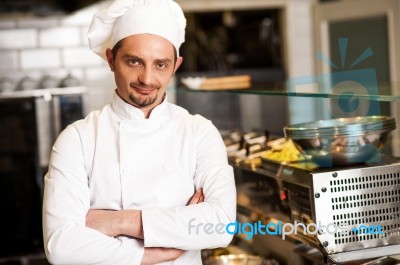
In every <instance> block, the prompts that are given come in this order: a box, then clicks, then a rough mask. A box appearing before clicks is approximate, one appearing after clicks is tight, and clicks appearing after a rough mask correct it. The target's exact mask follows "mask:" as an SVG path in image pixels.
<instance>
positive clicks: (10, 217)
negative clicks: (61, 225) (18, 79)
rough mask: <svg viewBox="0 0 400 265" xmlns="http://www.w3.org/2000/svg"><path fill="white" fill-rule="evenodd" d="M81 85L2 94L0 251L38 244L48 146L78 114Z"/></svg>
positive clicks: (36, 247)
mask: <svg viewBox="0 0 400 265" xmlns="http://www.w3.org/2000/svg"><path fill="white" fill-rule="evenodd" d="M85 92H86V89H85V88H82V87H75V88H62V89H37V90H31V91H17V92H7V93H1V94H0V138H1V140H0V186H1V187H2V192H1V195H0V201H1V203H2V212H3V218H1V219H0V227H2V228H3V230H2V236H1V238H0V256H1V257H5V256H10V255H17V254H18V255H19V254H24V253H31V252H32V251H35V250H40V251H41V250H42V246H41V245H42V230H41V203H42V198H41V195H42V187H43V173H44V171H45V170H46V169H47V165H48V161H49V155H50V150H51V146H52V144H53V142H54V140H55V138H56V136H57V135H58V133H59V132H60V131H61V129H63V128H64V127H65V126H66V125H67V124H69V123H71V122H73V121H75V120H77V119H80V118H82V115H83V109H82V108H83V105H82V100H83V95H84V93H85Z"/></svg>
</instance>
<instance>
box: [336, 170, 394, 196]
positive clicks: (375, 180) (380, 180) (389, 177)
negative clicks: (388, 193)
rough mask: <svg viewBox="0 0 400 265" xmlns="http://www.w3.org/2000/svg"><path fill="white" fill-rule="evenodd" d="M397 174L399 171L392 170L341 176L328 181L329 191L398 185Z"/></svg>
mask: <svg viewBox="0 0 400 265" xmlns="http://www.w3.org/2000/svg"><path fill="white" fill-rule="evenodd" d="M399 176H400V173H399V172H394V173H387V174H379V175H370V176H362V177H354V178H348V179H346V178H345V179H343V178H342V179H338V180H331V181H330V186H331V193H337V192H343V191H353V190H354V191H356V190H364V189H372V188H379V187H385V186H393V185H399V184H400V179H399Z"/></svg>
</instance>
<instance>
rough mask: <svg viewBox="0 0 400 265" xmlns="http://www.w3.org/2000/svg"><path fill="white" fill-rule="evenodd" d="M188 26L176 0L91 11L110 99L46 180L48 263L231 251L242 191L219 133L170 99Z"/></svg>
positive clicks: (68, 140) (60, 151)
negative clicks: (112, 84) (229, 229)
mask: <svg viewBox="0 0 400 265" xmlns="http://www.w3.org/2000/svg"><path fill="white" fill-rule="evenodd" d="M185 26H186V20H185V17H184V15H183V12H182V9H181V8H180V7H179V5H178V4H176V3H175V2H174V1H172V0H116V1H114V2H113V3H111V5H110V6H109V7H108V8H106V9H104V10H101V11H99V12H98V13H96V14H95V16H94V18H93V21H92V24H91V26H90V29H89V33H88V36H89V43H90V47H91V49H92V50H93V51H94V52H95V53H97V54H98V55H100V56H101V57H102V58H104V59H105V60H106V61H107V62H108V64H109V67H110V69H111V71H112V72H113V73H114V76H115V81H116V89H115V93H114V97H113V100H112V102H111V103H110V104H108V105H106V106H105V107H104V108H103V109H102V110H100V111H95V112H92V113H90V114H89V115H88V116H87V117H86V118H85V119H83V120H80V121H77V122H75V123H73V124H71V125H69V126H68V127H67V128H66V129H65V130H64V131H63V132H62V133H61V134H60V135H59V137H58V139H57V141H56V143H55V144H54V146H53V149H52V154H51V159H50V165H49V170H48V173H47V174H46V176H45V190H44V201H43V234H44V244H45V251H46V255H47V258H48V260H49V261H50V262H51V263H52V264H57V265H61V264H68V265H73V264H79V265H85V264H107V265H116V264H118V265H128V264H132V265H136V264H137V265H139V264H142V265H145V264H174V265H178V264H181V265H198V264H202V262H201V256H200V250H201V249H204V248H215V247H221V246H226V245H228V244H229V242H230V241H231V239H232V237H231V235H229V234H228V233H226V232H225V231H224V229H221V228H223V225H226V224H228V223H230V222H233V221H234V220H235V217H236V216H235V214H236V189H235V183H234V178H233V171H232V168H231V167H230V166H229V165H228V163H227V155H226V149H225V146H224V144H223V141H222V139H221V136H220V134H219V132H218V131H217V129H216V128H215V127H214V125H213V124H212V123H211V122H210V121H209V120H207V119H205V118H203V117H201V116H200V115H191V114H189V113H188V112H187V111H186V110H185V109H183V108H181V107H179V106H176V105H174V104H171V103H169V102H168V98H167V96H166V93H165V90H166V87H167V85H168V82H169V81H170V79H171V77H172V76H173V75H174V73H175V71H176V70H177V68H178V67H179V65H180V64H181V62H182V57H180V56H179V47H180V45H181V44H182V43H183V42H184V35H185Z"/></svg>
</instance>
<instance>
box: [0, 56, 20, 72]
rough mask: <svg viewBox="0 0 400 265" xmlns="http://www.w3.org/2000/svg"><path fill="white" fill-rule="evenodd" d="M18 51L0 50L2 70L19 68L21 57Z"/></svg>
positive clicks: (0, 68) (0, 67)
mask: <svg viewBox="0 0 400 265" xmlns="http://www.w3.org/2000/svg"><path fill="white" fill-rule="evenodd" d="M18 56H19V55H18V52H17V51H0V58H1V60H0V71H1V70H17V69H18V68H19V57H18Z"/></svg>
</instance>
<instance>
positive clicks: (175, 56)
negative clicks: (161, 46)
mask: <svg viewBox="0 0 400 265" xmlns="http://www.w3.org/2000/svg"><path fill="white" fill-rule="evenodd" d="M123 40H124V39H122V40H119V41H118V42H117V43H116V44H115V45H114V47H113V48H112V49H111V53H112V56H113V59H114V58H116V57H117V52H118V50H119V49H120V48H121V46H122V42H123ZM177 58H178V54H177V52H176V49H175V47H174V63H176V59H177Z"/></svg>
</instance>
